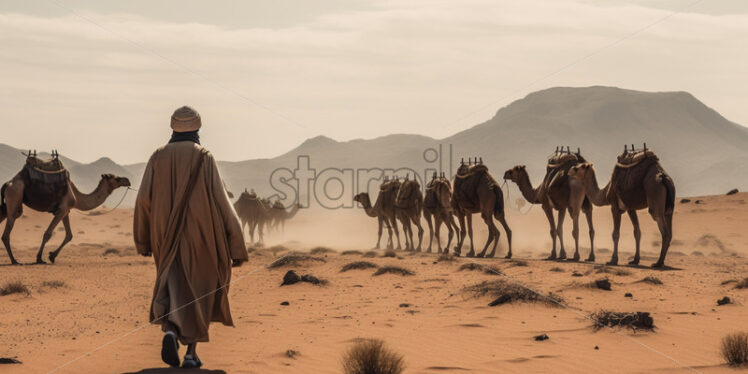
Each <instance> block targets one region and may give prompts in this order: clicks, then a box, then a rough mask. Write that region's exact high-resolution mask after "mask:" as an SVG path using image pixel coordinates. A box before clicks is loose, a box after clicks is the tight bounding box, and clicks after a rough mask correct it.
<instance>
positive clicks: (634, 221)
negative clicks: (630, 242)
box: [626, 209, 642, 265]
mask: <svg viewBox="0 0 748 374" xmlns="http://www.w3.org/2000/svg"><path fill="white" fill-rule="evenodd" d="M626 212H627V213H628V214H629V218H630V219H631V226H634V241H635V242H636V253H634V259H633V260H631V261H629V265H639V248H640V243H641V239H642V231H641V229H640V228H639V216H637V215H636V210H634V209H629V210H628V211H626Z"/></svg>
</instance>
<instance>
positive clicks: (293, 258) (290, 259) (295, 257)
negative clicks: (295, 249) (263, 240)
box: [268, 253, 327, 269]
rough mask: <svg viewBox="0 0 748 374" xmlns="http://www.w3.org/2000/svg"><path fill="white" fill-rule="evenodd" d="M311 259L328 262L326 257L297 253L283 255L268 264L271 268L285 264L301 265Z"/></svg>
mask: <svg viewBox="0 0 748 374" xmlns="http://www.w3.org/2000/svg"><path fill="white" fill-rule="evenodd" d="M310 261H317V262H327V260H325V259H324V258H319V257H314V256H310V255H306V254H301V253H296V254H289V255H287V256H283V257H281V258H279V259H277V260H275V261H273V262H271V263H270V265H268V268H270V269H276V268H280V267H284V266H301V265H303V264H306V263H309V262H310Z"/></svg>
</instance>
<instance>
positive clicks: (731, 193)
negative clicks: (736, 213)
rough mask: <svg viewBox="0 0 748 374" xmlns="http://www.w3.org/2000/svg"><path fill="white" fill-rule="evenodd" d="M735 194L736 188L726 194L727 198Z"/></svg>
mask: <svg viewBox="0 0 748 374" xmlns="http://www.w3.org/2000/svg"><path fill="white" fill-rule="evenodd" d="M736 193H738V189H737V188H733V189H731V190H730V191H728V192H727V195H728V196H729V195H735V194H736Z"/></svg>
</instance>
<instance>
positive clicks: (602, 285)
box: [595, 278, 610, 291]
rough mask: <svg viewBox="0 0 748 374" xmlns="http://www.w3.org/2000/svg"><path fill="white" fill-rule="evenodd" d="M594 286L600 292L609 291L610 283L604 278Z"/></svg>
mask: <svg viewBox="0 0 748 374" xmlns="http://www.w3.org/2000/svg"><path fill="white" fill-rule="evenodd" d="M595 286H597V288H599V289H601V290H605V291H610V281H609V280H607V279H605V278H603V279H598V280H596V281H595Z"/></svg>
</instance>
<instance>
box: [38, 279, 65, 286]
mask: <svg viewBox="0 0 748 374" xmlns="http://www.w3.org/2000/svg"><path fill="white" fill-rule="evenodd" d="M42 287H48V288H62V287H67V284H65V282H64V281H61V280H53V281H44V282H42Z"/></svg>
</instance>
